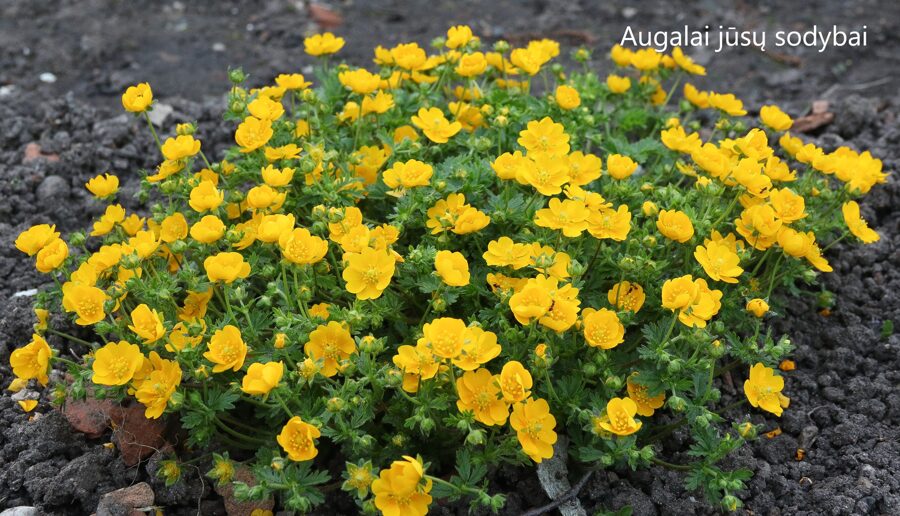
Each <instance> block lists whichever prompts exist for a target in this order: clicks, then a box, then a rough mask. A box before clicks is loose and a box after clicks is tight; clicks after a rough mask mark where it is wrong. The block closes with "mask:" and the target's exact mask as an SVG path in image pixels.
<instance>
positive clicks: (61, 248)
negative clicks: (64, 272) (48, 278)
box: [35, 238, 69, 273]
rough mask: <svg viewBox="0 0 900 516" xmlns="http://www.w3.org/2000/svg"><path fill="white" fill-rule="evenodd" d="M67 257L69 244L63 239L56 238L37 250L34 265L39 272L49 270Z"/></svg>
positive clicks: (56, 266) (55, 267)
mask: <svg viewBox="0 0 900 516" xmlns="http://www.w3.org/2000/svg"><path fill="white" fill-rule="evenodd" d="M68 257H69V246H68V245H66V242H65V241H64V240H63V239H61V238H57V239H55V240H51V241H50V243H48V244H47V245H45V246H44V247H43V248H42V249H41V250H40V251H38V253H37V259H36V261H35V267H36V268H37V270H39V271H40V272H44V273H47V272H51V271H53V270H55V269H57V268H58V267H59V266H60V265H62V264H63V262H65V261H66V258H68Z"/></svg>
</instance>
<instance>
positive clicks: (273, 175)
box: [262, 165, 294, 188]
mask: <svg viewBox="0 0 900 516" xmlns="http://www.w3.org/2000/svg"><path fill="white" fill-rule="evenodd" d="M262 178H263V181H264V182H265V183H266V184H267V185H269V186H271V187H273V188H280V187H282V186H287V185H289V184H291V179H293V178H294V169H292V168H275V167H273V166H272V165H267V166H266V167H263V169H262Z"/></svg>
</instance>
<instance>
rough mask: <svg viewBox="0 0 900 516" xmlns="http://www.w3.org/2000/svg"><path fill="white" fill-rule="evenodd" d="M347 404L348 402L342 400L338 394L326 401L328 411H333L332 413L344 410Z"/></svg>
mask: <svg viewBox="0 0 900 516" xmlns="http://www.w3.org/2000/svg"><path fill="white" fill-rule="evenodd" d="M345 406H346V404H345V402H344V400H342V399H341V398H338V397H337V396H335V397H333V398H329V399H328V401H327V402H326V403H325V409H326V410H328V412H332V413H338V412H340V411H342V410H344V407H345Z"/></svg>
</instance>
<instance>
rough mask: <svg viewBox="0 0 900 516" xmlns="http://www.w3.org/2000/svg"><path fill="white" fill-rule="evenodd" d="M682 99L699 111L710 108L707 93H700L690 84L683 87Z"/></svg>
mask: <svg viewBox="0 0 900 516" xmlns="http://www.w3.org/2000/svg"><path fill="white" fill-rule="evenodd" d="M684 98H685V99H687V101H688V102H690V103H691V104H693V105H694V106H696V107H698V108H700V109H706V108H708V107H709V106H710V102H709V92H706V91H700V90H698V89H697V88H696V87H695V86H694V85H693V84H691V83H687V84H685V85H684Z"/></svg>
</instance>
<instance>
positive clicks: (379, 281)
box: [341, 248, 397, 299]
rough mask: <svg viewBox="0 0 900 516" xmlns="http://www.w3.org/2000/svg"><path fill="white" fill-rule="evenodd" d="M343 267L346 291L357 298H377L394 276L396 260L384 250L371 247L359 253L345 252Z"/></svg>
mask: <svg viewBox="0 0 900 516" xmlns="http://www.w3.org/2000/svg"><path fill="white" fill-rule="evenodd" d="M344 262H345V267H344V271H343V273H342V274H341V276H342V277H343V278H344V281H345V282H346V283H347V291H348V292H350V293H351V294H356V298H357V299H377V298H378V297H380V296H381V293H382V292H384V289H386V288H387V287H388V285H389V284H390V283H391V278H393V277H394V269H395V267H396V264H397V261H396V259H395V258H394V256H392V255H391V253H389V252H388V251H386V250H376V249H371V248H366V249H363V251H362V252H361V253H345V254H344Z"/></svg>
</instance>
